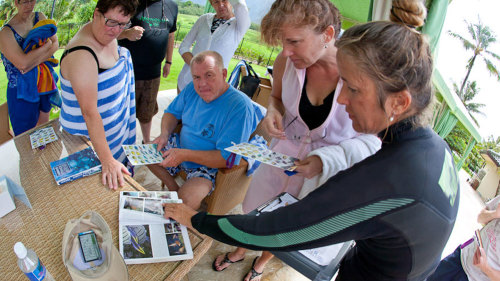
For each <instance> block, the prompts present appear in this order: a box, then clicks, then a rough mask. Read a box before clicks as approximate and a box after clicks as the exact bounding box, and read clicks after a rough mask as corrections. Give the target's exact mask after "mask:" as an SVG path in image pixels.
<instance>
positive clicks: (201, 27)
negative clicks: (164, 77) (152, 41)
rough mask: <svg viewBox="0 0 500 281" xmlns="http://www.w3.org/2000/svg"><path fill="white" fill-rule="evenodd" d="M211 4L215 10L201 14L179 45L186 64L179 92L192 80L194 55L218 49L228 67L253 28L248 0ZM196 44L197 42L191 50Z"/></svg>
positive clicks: (212, 1)
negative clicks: (244, 37) (249, 29)
mask: <svg viewBox="0 0 500 281" xmlns="http://www.w3.org/2000/svg"><path fill="white" fill-rule="evenodd" d="M210 4H211V5H212V7H213V8H214V9H215V12H216V13H215V14H214V13H207V14H204V15H202V16H200V18H198V20H197V21H196V22H195V24H194V25H193V27H192V28H191V30H190V31H189V33H188V34H186V37H184V40H183V41H182V43H181V45H180V47H179V53H180V54H181V56H182V59H183V60H184V62H185V64H184V67H183V68H182V70H181V72H180V73H179V77H178V78H177V91H178V92H180V91H182V90H183V89H184V87H186V85H187V84H189V83H190V82H191V81H192V77H191V71H190V69H189V64H190V63H191V59H192V58H193V56H195V55H196V54H198V53H200V52H202V51H207V50H210V51H215V52H217V53H219V54H220V55H221V56H222V58H223V60H224V68H228V65H229V61H230V60H231V58H232V57H233V55H234V52H235V51H236V48H238V44H239V43H240V41H241V39H242V38H243V36H244V35H245V33H246V32H247V30H248V28H249V27H250V15H249V13H248V8H247V4H246V2H245V0H210ZM233 8H234V11H233ZM193 43H195V45H194V47H193V48H192V49H191V47H192V46H193Z"/></svg>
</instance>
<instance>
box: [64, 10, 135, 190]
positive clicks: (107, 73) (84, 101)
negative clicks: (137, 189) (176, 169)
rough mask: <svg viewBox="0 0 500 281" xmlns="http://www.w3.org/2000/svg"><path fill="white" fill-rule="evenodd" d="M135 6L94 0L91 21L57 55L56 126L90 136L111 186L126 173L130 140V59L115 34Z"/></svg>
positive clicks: (132, 99)
mask: <svg viewBox="0 0 500 281" xmlns="http://www.w3.org/2000/svg"><path fill="white" fill-rule="evenodd" d="M136 7H137V1H136V0H125V1H119V2H118V1H114V0H99V1H98V2H97V5H96V8H95V11H94V14H93V18H92V21H91V22H89V23H87V24H85V25H84V26H83V27H82V28H81V29H80V30H79V31H78V32H77V34H76V35H75V36H74V37H73V39H71V41H70V42H69V43H68V46H67V47H66V50H65V52H64V54H63V56H62V57H61V92H62V101H63V102H62V107H61V109H62V110H61V117H60V120H61V125H62V127H63V128H64V129H65V130H66V131H68V132H69V133H71V134H74V135H83V136H86V137H88V138H89V139H90V140H91V141H92V145H93V146H94V149H95V151H96V153H97V155H98V156H99V159H100V160H101V163H102V182H103V184H104V185H107V186H109V188H112V189H116V188H117V187H118V186H121V185H123V183H124V180H123V174H124V173H125V174H129V172H128V170H127V168H126V167H125V165H124V163H125V161H126V156H125V153H124V151H123V149H122V145H127V144H134V143H135V129H136V125H135V92H134V89H135V86H134V71H133V66H132V59H131V57H130V53H129V51H128V50H127V49H125V48H123V47H119V46H118V44H117V41H116V38H117V37H118V35H119V34H120V33H121V32H122V31H123V30H124V29H126V28H127V27H129V26H130V17H131V16H132V15H134V13H135V9H136Z"/></svg>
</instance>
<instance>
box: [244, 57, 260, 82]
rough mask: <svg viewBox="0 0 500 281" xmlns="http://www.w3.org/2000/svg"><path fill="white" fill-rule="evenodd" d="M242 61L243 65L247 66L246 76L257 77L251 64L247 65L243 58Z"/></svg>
mask: <svg viewBox="0 0 500 281" xmlns="http://www.w3.org/2000/svg"><path fill="white" fill-rule="evenodd" d="M243 62H244V63H245V66H246V68H247V70H248V73H247V75H248V76H253V77H255V78H259V76H258V75H257V73H256V72H255V70H253V68H252V66H251V65H249V64H248V63H247V62H246V61H245V60H243Z"/></svg>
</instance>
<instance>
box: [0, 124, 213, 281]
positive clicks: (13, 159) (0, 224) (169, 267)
mask: <svg viewBox="0 0 500 281" xmlns="http://www.w3.org/2000/svg"><path fill="white" fill-rule="evenodd" d="M49 125H50V126H52V127H53V128H54V130H55V131H56V134H57V135H58V137H59V140H58V141H57V142H53V143H50V144H48V145H47V147H46V148H45V149H43V150H38V149H35V150H33V149H31V144H30V140H29V133H30V132H27V133H25V134H22V135H19V136H17V137H16V138H14V139H13V140H10V141H8V142H6V143H4V144H3V145H1V146H0V159H1V160H0V161H1V162H0V176H1V175H6V176H8V177H9V178H10V179H11V180H13V181H14V182H16V183H18V184H20V185H21V186H22V187H24V189H25V191H26V193H27V195H28V198H29V199H30V202H31V204H32V206H33V209H30V208H28V207H26V206H25V205H24V204H23V203H21V202H20V201H19V200H17V199H16V200H15V203H16V207H17V208H16V209H15V210H14V211H12V212H11V213H9V214H7V215H6V216H5V217H3V218H0V279H1V280H26V277H25V276H24V274H23V273H22V272H21V270H20V269H19V268H18V267H17V257H16V255H15V254H14V251H13V247H14V244H15V243H16V242H17V241H21V242H23V243H24V244H25V245H26V247H28V248H32V249H34V250H35V252H36V253H37V254H38V256H39V257H40V259H41V260H42V261H43V262H44V264H45V265H46V266H47V269H48V270H49V271H50V273H51V274H52V275H53V276H54V278H55V279H56V280H70V276H69V274H68V272H67V270H66V268H65V267H64V264H63V262H62V235H63V232H64V227H65V225H66V222H67V221H68V220H70V219H73V218H78V217H80V216H81V215H82V214H83V213H84V212H85V211H86V210H95V211H97V212H98V213H100V214H101V215H102V216H103V218H104V219H105V220H106V222H107V223H108V225H109V227H110V228H111V232H112V235H113V238H114V245H115V247H117V248H118V200H119V193H118V191H112V190H110V189H108V188H107V187H105V186H104V185H102V183H101V174H100V173H98V174H96V175H93V176H90V177H85V178H81V179H78V180H75V181H73V182H69V183H66V184H63V185H60V186H58V185H57V184H56V182H55V180H54V177H53V175H52V172H51V170H50V165H49V163H50V162H52V161H55V160H58V159H61V158H64V157H66V156H68V155H69V154H72V153H74V152H77V151H79V150H82V149H84V148H86V147H88V146H89V145H90V142H88V141H87V140H86V139H85V138H82V137H77V136H72V135H70V134H68V133H67V132H65V131H62V129H61V128H60V126H59V122H58V120H53V121H51V122H50V123H49ZM126 181H127V183H126V186H125V187H123V188H121V189H120V190H124V191H126V190H131V191H134V190H145V189H144V188H143V187H142V186H140V185H139V184H138V183H137V182H136V181H134V180H133V179H132V178H130V177H126ZM189 236H190V239H191V245H192V247H193V256H194V258H193V259H192V260H186V261H178V262H167V263H154V264H142V265H129V266H127V267H128V272H129V276H130V280H175V281H179V280H181V279H182V278H183V277H184V276H185V275H186V274H187V272H189V270H190V269H191V268H192V267H193V266H194V265H195V264H196V263H197V262H198V261H199V259H200V258H201V257H202V256H203V255H204V254H205V252H206V251H207V250H208V248H210V246H211V244H212V239H210V238H208V237H207V236H204V235H201V234H199V233H197V232H193V231H189Z"/></svg>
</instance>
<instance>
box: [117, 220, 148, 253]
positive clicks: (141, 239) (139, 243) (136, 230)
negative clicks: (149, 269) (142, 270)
mask: <svg viewBox="0 0 500 281" xmlns="http://www.w3.org/2000/svg"><path fill="white" fill-rule="evenodd" d="M122 235H123V237H122V238H123V257H124V258H125V259H143V258H152V257H153V251H152V250H151V236H150V232H149V225H125V226H123V228H122Z"/></svg>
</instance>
